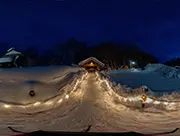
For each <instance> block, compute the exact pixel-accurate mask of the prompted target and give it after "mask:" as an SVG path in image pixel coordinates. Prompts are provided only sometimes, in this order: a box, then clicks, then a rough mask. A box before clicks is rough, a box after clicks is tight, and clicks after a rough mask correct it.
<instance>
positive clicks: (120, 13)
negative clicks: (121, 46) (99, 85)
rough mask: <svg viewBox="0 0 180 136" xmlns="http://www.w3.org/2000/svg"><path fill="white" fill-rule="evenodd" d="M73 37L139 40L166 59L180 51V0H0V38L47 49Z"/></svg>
mask: <svg viewBox="0 0 180 136" xmlns="http://www.w3.org/2000/svg"><path fill="white" fill-rule="evenodd" d="M1 1H2V0H1ZM13 1H14V2H13ZM17 1H18V2H17ZM71 37H75V38H77V39H78V40H82V41H86V42H87V43H88V45H92V44H96V43H98V42H101V41H109V40H110V41H114V42H117V43H121V42H134V43H137V44H138V45H139V46H140V47H141V49H142V50H144V51H146V52H149V53H151V54H152V55H154V56H156V57H158V58H159V59H160V60H161V61H164V60H165V59H169V58H171V57H176V56H180V0H56V1H55V0H54V1H53V0H34V1H31V0H21V1H20V0H11V1H10V0H4V2H0V42H7V43H11V45H12V46H15V47H16V48H19V49H24V48H26V47H27V45H36V46H39V48H43V49H46V48H48V45H53V44H56V43H62V42H64V41H66V40H67V39H68V38H71Z"/></svg>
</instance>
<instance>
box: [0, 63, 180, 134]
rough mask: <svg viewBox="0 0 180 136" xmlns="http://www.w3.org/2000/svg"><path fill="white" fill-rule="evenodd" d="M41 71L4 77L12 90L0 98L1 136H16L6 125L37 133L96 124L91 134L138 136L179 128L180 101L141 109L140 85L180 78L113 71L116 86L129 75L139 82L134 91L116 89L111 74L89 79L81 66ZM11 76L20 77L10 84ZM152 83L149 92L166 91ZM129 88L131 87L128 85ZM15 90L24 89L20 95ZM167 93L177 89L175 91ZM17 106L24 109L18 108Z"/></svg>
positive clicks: (152, 103) (150, 102)
mask: <svg viewBox="0 0 180 136" xmlns="http://www.w3.org/2000/svg"><path fill="white" fill-rule="evenodd" d="M37 69H38V68H31V69H12V70H3V72H2V74H3V76H4V78H3V76H1V78H2V81H3V82H2V83H1V84H0V85H2V86H5V87H4V89H5V88H6V89H7V90H8V91H6V92H7V93H6V96H5V94H4V96H3V97H5V98H6V99H5V98H3V97H1V95H0V100H1V99H3V100H4V102H2V101H1V102H0V135H1V136H7V135H10V134H14V133H13V132H11V130H9V129H8V128H7V127H8V126H11V127H13V128H15V129H18V130H22V131H27V132H29V131H35V130H39V129H41V130H50V131H53V130H64V131H81V130H82V129H84V128H86V127H87V126H88V125H92V129H91V131H120V132H124V131H137V132H141V133H150V132H151V133H152V132H164V131H170V130H173V129H174V128H177V127H179V126H180V120H179V116H180V114H179V113H180V112H179V111H180V101H179V100H178V99H176V101H167V100H166V99H163V100H160V99H158V100H153V99H154V97H153V98H152V99H151V98H148V99H147V101H146V103H145V104H146V106H145V108H142V107H141V106H142V97H141V96H142V94H143V91H142V88H140V86H141V85H142V84H141V82H143V81H144V80H147V78H153V76H155V77H154V79H156V80H161V81H157V82H159V83H162V81H164V82H165V79H166V80H174V81H176V84H177V83H178V81H180V79H178V77H176V76H175V77H171V78H167V77H164V76H163V75H162V74H159V73H162V71H161V72H157V71H156V70H151V71H150V70H147V69H146V70H145V71H134V72H132V71H112V72H111V73H110V74H109V76H110V77H111V80H112V79H113V80H114V81H116V82H117V79H118V81H119V79H121V78H122V79H124V80H125V79H126V76H128V77H129V79H131V77H133V78H132V79H134V78H135V79H136V80H133V81H134V82H135V83H137V84H135V85H137V86H134V87H135V88H136V87H138V88H136V89H132V88H127V87H124V86H122V85H116V84H113V83H112V82H111V81H110V80H108V78H107V76H108V75H105V76H102V75H101V74H100V73H99V74H98V73H89V74H88V73H86V72H85V71H84V70H83V69H80V68H77V67H67V66H63V67H48V68H39V70H37ZM33 70H34V71H33ZM9 73H11V74H14V77H17V78H15V81H14V82H10V80H11V78H12V76H7V75H10V74H9ZM125 75H126V76H125ZM23 76H24V77H23ZM138 77H139V78H138ZM141 78H144V80H141ZM3 79H4V80H3ZM115 79H116V80H115ZM139 80H140V81H139ZM30 81H33V82H30ZM122 81H123V80H122ZM125 81H128V79H126V80H125ZM147 81H149V82H152V81H154V80H150V79H149V80H147ZM147 81H146V83H148V82H147ZM118 83H119V82H118ZM138 83H139V84H138ZM153 83H154V84H155V83H156V82H153ZM12 84H14V86H13V85H12ZM25 84H28V85H27V86H28V87H25ZM62 84H63V85H62ZM154 84H149V86H150V85H152V86H150V88H153V87H154V88H155V89H154V90H161V91H163V90H164V87H163V85H161V87H159V88H158V87H156V86H155V85H154ZM172 84H175V83H172ZM31 85H33V86H34V88H35V89H37V97H36V96H35V97H34V98H33V97H32V98H29V99H28V98H26V97H29V96H28V91H29V89H30V88H31V87H32V86H31ZM127 85H128V86H130V84H127ZM143 85H144V84H143ZM145 85H147V84H145ZM156 85H157V84H156ZM11 86H13V87H11ZM16 86H18V87H19V88H21V89H19V90H18V89H17V88H16ZM30 86H31V87H30ZM149 86H148V87H149ZM8 87H10V89H9V88H8ZM131 87H132V86H131ZM176 87H177V86H176ZM23 88H24V89H23ZM157 88H158V89H157ZM26 89H27V90H28V91H26ZM168 89H172V90H176V89H177V88H168ZM168 89H167V90H168ZM35 91H36V90H35ZM141 91H142V92H141ZM15 92H16V93H18V95H15V98H16V100H14V99H12V98H11V97H12V95H14V94H16V93H15ZM133 92H135V93H133ZM150 92H152V91H150ZM171 96H172V95H171ZM50 97H51V98H50ZM7 101H13V103H7ZM15 102H16V103H17V102H19V103H21V104H19V105H16V104H15ZM27 103H30V104H27ZM171 135H172V136H179V135H180V132H179V131H178V132H176V133H175V134H171Z"/></svg>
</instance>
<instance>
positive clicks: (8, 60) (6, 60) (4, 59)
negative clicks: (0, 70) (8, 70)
mask: <svg viewBox="0 0 180 136" xmlns="http://www.w3.org/2000/svg"><path fill="white" fill-rule="evenodd" d="M12 60H13V58H11V57H2V58H0V63H7V62H12Z"/></svg>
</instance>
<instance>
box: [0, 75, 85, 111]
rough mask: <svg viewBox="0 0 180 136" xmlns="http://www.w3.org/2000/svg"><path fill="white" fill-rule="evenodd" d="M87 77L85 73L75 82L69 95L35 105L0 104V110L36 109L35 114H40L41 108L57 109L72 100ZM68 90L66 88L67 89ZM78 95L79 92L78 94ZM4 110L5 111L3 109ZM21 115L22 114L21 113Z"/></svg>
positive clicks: (35, 103)
mask: <svg viewBox="0 0 180 136" xmlns="http://www.w3.org/2000/svg"><path fill="white" fill-rule="evenodd" d="M86 76H87V73H85V74H84V75H82V77H81V78H78V79H77V80H76V82H75V85H74V87H73V89H72V91H70V92H69V91H68V92H69V93H64V94H63V95H57V96H55V97H54V98H52V99H49V100H46V101H37V102H34V103H30V104H26V105H25V104H10V103H6V102H0V108H1V110H3V109H9V110H12V111H18V112H19V111H21V112H23V111H25V113H26V112H28V111H30V112H32V111H33V109H35V112H39V110H41V109H40V108H42V107H44V108H43V109H46V110H47V109H51V108H52V107H56V106H58V105H59V104H61V103H62V102H63V101H66V100H68V99H69V98H70V96H71V94H72V93H73V92H74V91H76V89H77V88H78V85H80V84H81V83H82V81H83V80H84V79H85V77H86ZM65 89H66V88H65ZM76 93H78V92H76ZM2 108H3V109H2ZM19 113H20V112H19Z"/></svg>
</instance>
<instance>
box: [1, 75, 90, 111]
mask: <svg viewBox="0 0 180 136" xmlns="http://www.w3.org/2000/svg"><path fill="white" fill-rule="evenodd" d="M87 75H88V73H85V74H84V75H83V76H82V78H81V79H77V81H76V83H75V85H74V87H73V89H72V92H73V91H75V90H76V89H77V87H78V85H79V84H80V83H82V81H83V80H84V79H85V77H86V76H87ZM57 97H58V96H57ZM69 97H70V96H69V95H68V94H66V95H65V97H64V99H69ZM54 99H56V98H54ZM54 99H52V100H48V101H46V102H40V101H38V102H35V103H33V104H28V105H19V107H22V108H25V107H32V106H34V107H37V106H42V105H47V106H49V105H52V104H53V103H54V102H55V100H54ZM62 102H63V98H60V99H59V100H58V101H57V102H56V103H62ZM13 106H17V105H13V104H11V105H10V104H5V103H4V104H3V107H4V108H6V109H9V108H12V107H13Z"/></svg>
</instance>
